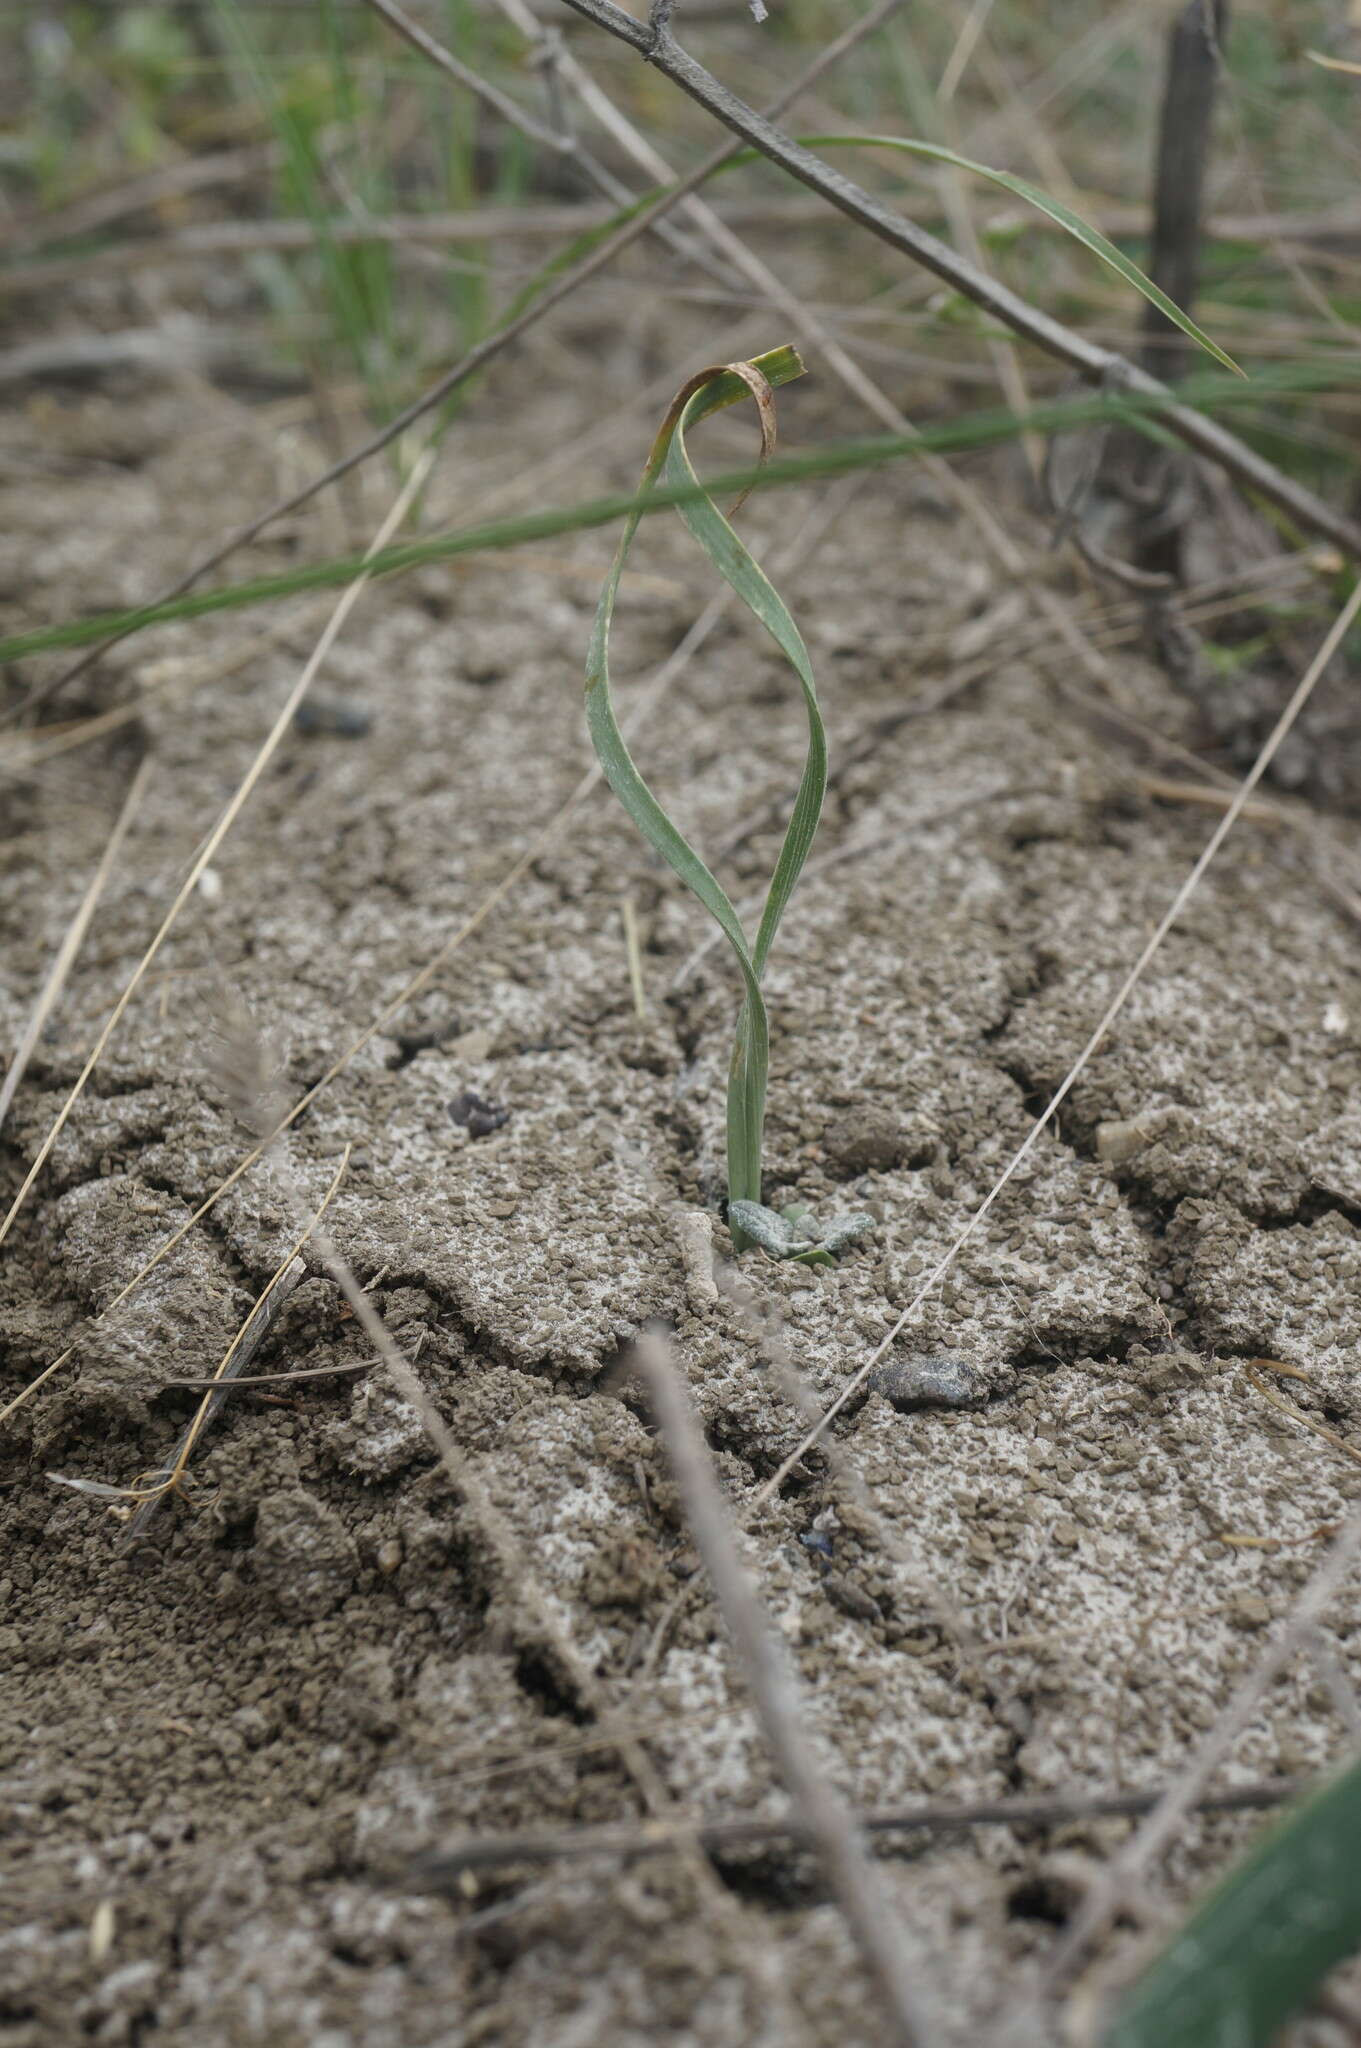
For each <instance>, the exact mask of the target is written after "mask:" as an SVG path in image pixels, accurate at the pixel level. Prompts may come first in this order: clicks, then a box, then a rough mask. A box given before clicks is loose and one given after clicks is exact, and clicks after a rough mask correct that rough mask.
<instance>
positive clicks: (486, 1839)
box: [410, 1778, 1307, 1889]
mask: <svg viewBox="0 0 1361 2048" xmlns="http://www.w3.org/2000/svg"><path fill="white" fill-rule="evenodd" d="M1306 1785H1307V1780H1305V1779H1303V1778H1270V1779H1267V1780H1265V1781H1264V1782H1263V1783H1261V1784H1259V1785H1235V1786H1233V1787H1232V1788H1231V1789H1230V1790H1229V1791H1227V1792H1208V1793H1206V1794H1205V1795H1204V1797H1203V1798H1201V1799H1198V1800H1197V1801H1196V1805H1195V1810H1196V1812H1198V1813H1260V1812H1262V1811H1263V1810H1268V1809H1270V1808H1271V1807H1273V1806H1279V1805H1281V1804H1282V1802H1283V1801H1285V1800H1287V1799H1293V1798H1294V1797H1295V1796H1296V1794H1297V1793H1299V1792H1302V1791H1303V1790H1305V1788H1306ZM1162 1797H1163V1794H1162V1793H1161V1792H1094V1793H1091V1794H1085V1795H1084V1794H1082V1793H1072V1794H1068V1795H1064V1794H1056V1795H1054V1796H1052V1797H1046V1796H1045V1795H1044V1794H1040V1795H1039V1796H1038V1797H1017V1798H1014V1799H985V1800H979V1801H977V1802H976V1803H967V1802H966V1803H961V1804H952V1803H951V1802H950V1801H949V1800H944V1799H939V1800H935V1799H932V1800H923V1801H922V1802H920V1803H919V1804H918V1805H915V1806H878V1807H871V1808H870V1809H869V1810H868V1811H867V1812H865V1813H857V1814H855V1815H854V1816H853V1818H854V1820H855V1822H856V1825H857V1826H858V1827H860V1828H861V1829H863V1831H864V1832H865V1833H866V1834H867V1835H910V1834H929V1835H945V1834H954V1833H956V1832H959V1831H963V1830H965V1829H968V1828H980V1827H1004V1828H1018V1827H1057V1826H1061V1825H1062V1824H1063V1823H1064V1822H1066V1821H1073V1820H1119V1819H1122V1818H1125V1817H1130V1818H1137V1817H1138V1816H1139V1815H1141V1814H1145V1813H1149V1812H1151V1811H1152V1809H1153V1808H1154V1807H1155V1806H1156V1805H1157V1803H1158V1801H1159V1800H1160V1799H1161V1798H1162ZM686 1838H688V1839H689V1840H691V1841H693V1842H695V1843H696V1844H697V1845H698V1847H699V1848H701V1849H703V1850H704V1852H705V1854H706V1855H714V1854H715V1853H721V1852H722V1851H723V1850H725V1849H750V1848H760V1847H762V1846H763V1845H765V1844H767V1843H771V1844H774V1843H781V1842H793V1843H798V1844H800V1845H802V1844H804V1843H806V1842H807V1841H808V1830H807V1828H806V1827H805V1825H804V1824H803V1821H802V1819H801V1817H800V1816H799V1815H798V1814H786V1815H773V1816H770V1817H768V1818H767V1817H765V1816H762V1817H760V1818H751V1817H749V1816H745V1815H744V1816H743V1817H742V1818H740V1819H734V1820H702V1821H701V1820H678V1821H645V1822H644V1823H643V1824H642V1826H641V1827H640V1826H636V1825H635V1826H629V1825H627V1824H621V1823H619V1822H608V1823H606V1824H604V1825H603V1826H600V1827H578V1828H547V1829H540V1828H525V1829H523V1830H519V1831H517V1832H515V1833H513V1834H504V1835H470V1836H469V1837H468V1838H467V1839H466V1840H464V1841H455V1842H451V1843H450V1844H449V1846H448V1847H447V1848H444V1849H437V1850H435V1851H433V1852H432V1853H431V1854H430V1855H426V1856H422V1857H420V1858H419V1859H418V1861H417V1863H416V1865H415V1868H414V1870H413V1871H412V1875H411V1880H410V1881H411V1883H412V1885H413V1886H415V1887H417V1888H420V1889H424V1888H425V1887H427V1886H428V1887H430V1888H431V1889H438V1888H443V1887H444V1886H446V1885H448V1886H454V1887H457V1885H458V1881H459V1879H460V1878H461V1877H463V1875H464V1874H465V1872H467V1871H488V1870H504V1869H505V1868H506V1867H507V1866H508V1865H510V1864H519V1863H577V1862H581V1861H583V1860H584V1859H586V1858H588V1857H593V1856H628V1857H633V1856H653V1855H655V1854H656V1853H657V1851H658V1850H661V1849H669V1848H672V1847H674V1845H675V1844H676V1842H677V1841H680V1840H683V1839H686Z"/></svg>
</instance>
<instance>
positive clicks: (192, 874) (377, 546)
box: [0, 448, 434, 1419]
mask: <svg viewBox="0 0 1361 2048" xmlns="http://www.w3.org/2000/svg"><path fill="white" fill-rule="evenodd" d="M433 460H434V451H433V449H430V448H427V449H426V450H425V451H424V452H423V454H422V455H420V456H419V457H418V459H417V460H416V462H415V463H413V465H412V469H411V474H410V476H408V478H407V480H406V482H405V484H404V485H403V486H402V488H401V490H400V491H399V492H398V494H397V498H396V501H395V502H394V504H393V506H392V509H391V511H390V512H389V513H388V515H387V518H386V519H385V520H384V521H383V523H382V525H381V526H380V527H379V529H378V532H377V533H376V534H375V535H374V537H373V540H372V542H371V543H370V545H369V549H368V555H369V556H370V557H371V556H373V555H375V554H377V553H378V552H379V551H380V550H381V549H382V548H384V547H386V545H387V543H388V541H389V539H390V538H391V536H392V534H393V533H395V531H396V530H397V528H398V527H399V526H400V525H401V523H402V520H403V519H404V518H405V517H406V514H407V511H408V509H409V507H410V505H411V503H412V501H413V499H414V498H415V497H416V495H417V493H418V492H419V490H420V488H421V486H422V484H423V483H424V482H425V479H426V477H427V475H428V474H429V470H430V465H431V463H432V462H433ZM368 580H369V579H368V573H367V571H366V570H361V572H360V574H359V575H358V576H356V577H355V579H354V582H353V583H351V584H349V585H348V586H347V588H346V589H345V591H344V592H343V594H342V596H341V598H340V601H339V603H338V604H337V605H336V607H335V609H334V611H333V612H332V613H331V616H330V618H329V619H328V620H327V622H326V626H325V629H324V631H323V632H322V635H321V638H320V639H319V640H318V641H317V644H316V646H315V647H314V648H313V650H312V654H311V657H310V659H309V660H308V662H307V663H306V665H305V667H304V668H303V671H302V674H301V675H300V676H299V677H298V680H297V682H296V683H295V684H294V685H293V688H292V689H291V690H290V691H289V693H288V696H287V697H286V698H285V700H284V703H283V707H282V709H281V710H280V712H279V715H278V717H277V718H276V719H275V721H274V723H273V725H272V726H271V727H270V729H269V732H268V733H267V734H266V736H265V739H264V741H263V742H262V744H261V746H260V749H259V751H258V752H257V754H256V756H255V759H254V760H253V761H252V762H251V764H250V767H249V768H248V769H247V770H246V773H245V775H244V776H243V777H242V779H241V782H240V784H239V785H238V787H237V789H236V792H235V794H234V795H233V796H232V798H231V801H230V802H229V803H228V805H227V807H226V809H225V810H224V811H223V813H222V816H221V817H220V818H219V819H218V821H217V823H216V825H215V826H214V827H213V829H212V831H211V832H210V833H209V834H208V837H207V839H206V840H205V841H204V843H203V846H202V847H201V849H200V851H199V854H198V857H197V859H196V860H195V861H194V862H193V863H192V865H191V866H190V869H189V872H188V874H187V875H186V876H185V878H184V881H183V882H182V883H181V884H180V888H179V892H178V894H177V895H176V897H175V899H174V901H173V902H172V904H171V906H170V908H169V910H167V912H166V914H165V916H164V918H163V919H162V920H161V924H160V928H159V930H158V931H157V933H156V936H155V938H154V939H153V940H152V941H151V944H150V945H149V946H148V947H147V949H146V951H145V953H144V954H143V955H142V957H141V959H140V960H139V961H138V963H137V965H136V967H135V968H134V969H133V971H132V975H131V977H130V979H129V981H128V983H127V986H126V987H125V988H124V990H123V993H122V994H121V995H120V996H119V998H118V1001H117V1002H116V1003H115V1004H114V1006H113V1009H112V1010H111V1011H110V1012H109V1016H108V1020H107V1022H106V1023H105V1025H104V1028H103V1030H102V1031H101V1032H100V1034H99V1036H98V1038H97V1039H96V1040H95V1043H94V1046H93V1049H92V1050H91V1052H90V1056H89V1058H88V1059H87V1060H86V1062H85V1065H84V1066H83V1067H82V1068H81V1071H80V1075H79V1077H78V1079H77V1080H76V1082H75V1084H74V1086H73V1087H72V1089H71V1092H70V1094H69V1095H68V1096H67V1098H66V1100H65V1102H64V1103H63V1104H62V1106H61V1108H60V1109H59V1110H58V1112H57V1115H56V1117H55V1119H54V1121H53V1124H52V1128H51V1129H50V1130H49V1132H48V1134H47V1136H46V1138H45V1139H44V1140H43V1143H42V1145H41V1147H40V1148H39V1151H38V1155H37V1157H36V1159H35V1160H34V1161H33V1164H32V1165H31V1166H30V1168H29V1170H28V1172H27V1174H26V1175H25V1177H24V1180H23V1184H22V1186H21V1187H20V1189H19V1192H18V1194H17V1195H16V1196H15V1197H14V1200H13V1202H12V1203H11V1204H10V1207H9V1212H8V1214H7V1215H6V1216H5V1218H4V1221H3V1222H0V1244H3V1243H4V1241H5V1239H6V1237H7V1236H8V1235H9V1232H10V1229H11V1227H12V1226H13V1223H14V1219H15V1217H16V1216H17V1215H18V1214H19V1211H20V1209H21V1208H22V1207H23V1205H24V1202H25V1200H26V1199H27V1196H28V1193H29V1190H30V1188H31V1187H32V1186H33V1183H34V1182H35V1181H36V1180H37V1178H38V1175H39V1174H40V1173H41V1172H42V1169H43V1167H44V1165H45V1164H46V1161H47V1158H48V1155H49V1154H50V1152H51V1150H52V1147H53V1146H54V1145H55V1144H56V1142H57V1139H58V1138H59V1137H60V1135H61V1132H62V1130H63V1129H64V1128H65V1125H66V1120H67V1118H68V1117H69V1116H70V1114H71V1111H72V1110H73V1109H74V1108H75V1106H76V1103H77V1102H78V1101H79V1100H80V1097H81V1094H82V1092H83V1090H84V1087H85V1084H86V1082H87V1081H88V1080H89V1078H90V1076H91V1074H92V1073H93V1072H94V1070H95V1066H96V1064H97V1063H98V1061H99V1058H100V1055H101V1054H102V1053H103V1051H104V1048H105V1046H106V1045H107V1044H108V1042H109V1039H110V1038H111V1037H112V1035H113V1033H114V1031H115V1030H116V1028H117V1026H118V1022H119V1019H120V1018H121V1017H122V1015H123V1012H124V1011H125V1010H126V1009H127V1006H128V1004H129V1003H130V1002H131V1001H132V998H133V996H134V995H135V994H136V993H137V990H138V989H139V988H140V987H141V985H142V980H143V978H144V976H145V975H146V973H147V971H148V969H149V968H150V967H151V964H152V962H153V961H154V960H155V958H156V956H157V954H158V953H159V952H160V950H161V947H162V945H163V944H164V943H165V940H166V938H167V937H168V936H169V933H170V930H171V927H172V926H173V925H174V923H175V921H176V919H177V918H178V917H179V914H180V912H181V911H182V910H183V908H184V906H185V904H186V903H187V902H188V900H189V898H190V896H191V895H192V893H193V891H194V889H195V887H196V886H197V884H198V879H199V876H200V875H201V874H202V873H203V870H204V869H205V868H206V867H207V866H208V864H209V862H210V861H211V860H212V858H213V856H214V854H215V853H216V852H217V849H218V847H219V846H221V844H222V842H223V840H224V839H225V838H226V836H227V834H228V833H229V832H230V831H231V828H232V826H233V825H234V824H235V823H236V820H237V819H238V817H239V816H240V815H241V812H242V810H243V808H244V807H245V805H246V803H247V801H248V800H249V798H250V795H251V792H252V790H253V789H254V788H255V786H256V784H257V783H258V782H259V780H260V777H261V776H262V775H263V774H264V772H265V770H266V768H267V767H268V766H269V764H270V762H271V761H272V760H273V758H274V755H275V753H276V752H277V751H278V747H279V743H280V741H281V740H282V739H283V737H284V734H285V733H286V732H287V731H288V728H289V725H290V724H291V722H292V718H293V714H294V712H295V711H296V710H297V708H298V706H299V704H301V702H302V700H303V698H304V697H305V696H306V695H307V692H308V690H309V689H310V688H311V686H312V682H313V679H314V678H315V676H316V674H317V671H318V669H319V668H320V667H321V665H322V663H323V662H324V661H325V659H326V657H327V655H328V654H329V653H330V651H331V649H332V647H333V646H334V644H335V642H336V640H337V638H338V637H339V635H340V633H341V631H342V629H343V628H344V625H345V622H346V620H347V619H348V618H349V616H350V613H351V612H352V611H353V610H354V608H355V606H356V604H357V603H358V602H359V598H360V595H361V593H362V592H363V589H364V586H365V584H366V583H367V582H368ZM5 1412H6V1413H8V1412H9V1411H8V1410H6V1411H5ZM0 1419H3V1418H0Z"/></svg>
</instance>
